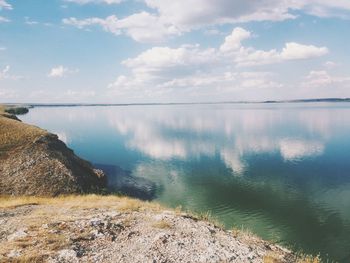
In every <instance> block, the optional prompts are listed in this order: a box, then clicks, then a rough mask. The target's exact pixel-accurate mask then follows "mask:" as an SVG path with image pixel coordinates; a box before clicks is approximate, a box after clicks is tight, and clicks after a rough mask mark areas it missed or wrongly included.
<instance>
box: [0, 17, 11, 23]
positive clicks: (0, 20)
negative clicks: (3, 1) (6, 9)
mask: <svg viewBox="0 0 350 263" xmlns="http://www.w3.org/2000/svg"><path fill="white" fill-rule="evenodd" d="M10 21H11V20H10V19H8V18H6V17H3V16H0V23H8V22H10Z"/></svg>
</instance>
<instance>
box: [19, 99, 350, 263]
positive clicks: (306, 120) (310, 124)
mask: <svg viewBox="0 0 350 263" xmlns="http://www.w3.org/2000/svg"><path fill="white" fill-rule="evenodd" d="M22 119H23V120H24V121H25V122H28V123H32V124H35V125H38V126H40V127H42V128H45V129H47V130H49V131H51V132H54V133H56V134H58V135H59V137H60V138H61V139H62V140H63V141H65V142H66V143H67V144H68V146H69V147H71V148H72V149H74V151H75V152H76V153H77V154H78V155H80V156H81V157H83V158H85V159H87V160H90V161H91V162H92V163H94V164H95V165H97V166H99V167H102V168H104V169H105V170H106V171H107V172H108V173H109V179H110V183H111V187H120V185H121V183H120V180H119V179H118V178H121V177H122V176H123V175H124V176H126V177H127V178H128V180H126V181H127V182H128V183H129V186H130V184H134V185H135V187H136V188H138V189H140V192H141V193H142V195H141V196H140V197H143V198H146V199H154V200H156V201H158V202H161V203H164V204H166V205H168V206H172V207H176V206H179V205H181V206H182V207H183V208H184V209H189V210H192V211H196V212H203V211H210V213H211V214H212V215H213V216H215V217H217V218H218V219H219V220H220V221H221V222H223V223H224V224H225V225H226V227H227V228H231V227H233V226H235V227H239V228H241V227H243V228H245V229H250V230H251V231H252V232H254V233H256V234H258V235H260V236H261V237H263V238H265V239H269V240H273V241H277V242H279V243H281V244H283V245H289V246H293V247H294V248H296V249H302V250H303V251H305V252H306V253H315V254H317V253H318V252H320V253H321V254H322V255H323V256H324V257H326V258H330V259H335V260H339V261H341V262H350V103H349V104H347V103H334V104H331V103H329V104H327V103H314V104H312V103H308V104H302V103H300V104H249V105H244V104H242V105H240V104H233V105H175V106H174V105H172V106H170V105H169V106H119V107H54V108H34V109H32V110H31V111H30V113H29V114H28V115H25V116H23V117H22ZM130 182H131V183H130ZM131 188H132V187H131ZM131 188H130V187H126V188H124V189H123V190H125V191H126V192H128V191H129V192H131V193H132V189H131ZM130 189H131V190H130ZM326 255H328V256H326Z"/></svg>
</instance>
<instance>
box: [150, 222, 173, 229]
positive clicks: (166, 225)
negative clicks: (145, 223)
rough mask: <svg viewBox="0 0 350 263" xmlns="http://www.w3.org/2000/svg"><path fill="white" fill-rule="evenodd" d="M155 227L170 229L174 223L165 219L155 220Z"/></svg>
mask: <svg viewBox="0 0 350 263" xmlns="http://www.w3.org/2000/svg"><path fill="white" fill-rule="evenodd" d="M152 226H153V227H156V228H160V229H170V228H172V225H171V224H170V223H169V222H167V221H165V220H160V221H158V222H155V223H154V224H153V225H152Z"/></svg>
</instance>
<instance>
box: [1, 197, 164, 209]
mask: <svg viewBox="0 0 350 263" xmlns="http://www.w3.org/2000/svg"><path fill="white" fill-rule="evenodd" d="M30 204H36V205H51V206H59V207H64V208H71V209H74V208H86V209H88V208H96V207H98V208H115V209H117V210H119V211H137V210H143V209H151V210H153V211H160V210H161V209H163V208H162V207H161V206H160V205H159V204H155V203H150V202H143V201H140V200H137V199H133V198H129V197H124V196H117V195H108V196H102V195H69V196H59V197H54V198H51V197H36V196H23V197H11V196H3V197H0V208H13V207H18V206H22V205H30Z"/></svg>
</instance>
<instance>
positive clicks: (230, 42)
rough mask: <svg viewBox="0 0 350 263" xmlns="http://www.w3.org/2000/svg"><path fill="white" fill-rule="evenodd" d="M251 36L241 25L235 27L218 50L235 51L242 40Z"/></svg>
mask: <svg viewBox="0 0 350 263" xmlns="http://www.w3.org/2000/svg"><path fill="white" fill-rule="evenodd" d="M250 37H251V33H250V32H249V31H247V30H245V29H243V28H241V27H236V28H235V29H234V30H233V31H232V33H231V34H230V35H228V36H227V37H226V38H225V42H224V43H223V44H222V45H221V47H220V50H221V51H223V52H230V51H236V50H238V49H239V48H240V47H241V46H242V41H243V40H245V39H248V38H250Z"/></svg>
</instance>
